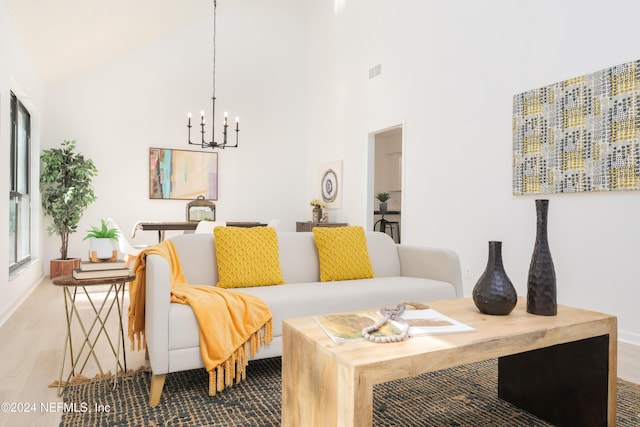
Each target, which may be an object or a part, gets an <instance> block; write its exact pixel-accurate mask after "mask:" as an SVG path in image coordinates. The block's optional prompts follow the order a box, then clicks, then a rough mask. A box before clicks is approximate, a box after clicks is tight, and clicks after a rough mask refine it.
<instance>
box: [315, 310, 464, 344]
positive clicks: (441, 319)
mask: <svg viewBox="0 0 640 427" xmlns="http://www.w3.org/2000/svg"><path fill="white" fill-rule="evenodd" d="M382 318H383V316H382V314H381V313H380V312H373V311H363V312H355V313H337V314H324V315H321V316H316V321H317V322H318V324H319V325H320V327H321V328H322V329H323V330H324V331H325V333H326V334H327V335H328V336H329V338H331V339H332V340H333V341H335V342H345V341H353V340H361V339H363V337H362V330H363V329H364V328H366V327H367V326H371V325H373V324H374V323H376V322H378V321H379V320H381V319H382ZM402 318H403V319H404V320H405V321H406V322H407V323H408V324H409V336H410V337H417V336H421V335H437V334H452V333H458V332H472V331H474V330H475V329H473V328H472V327H471V326H468V325H465V324H464V323H461V322H459V321H457V320H455V319H452V318H450V317H447V316H445V315H443V314H442V313H439V312H437V311H436V310H433V309H424V310H406V311H405V312H404V313H403V314H402ZM403 328H404V326H403V325H402V323H400V322H397V321H391V322H387V323H385V324H384V325H383V326H382V328H380V329H379V330H377V331H375V332H374V333H373V334H372V335H374V336H392V335H400V334H401V333H402V330H403Z"/></svg>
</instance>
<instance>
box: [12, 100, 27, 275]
mask: <svg viewBox="0 0 640 427" xmlns="http://www.w3.org/2000/svg"><path fill="white" fill-rule="evenodd" d="M30 130H31V116H30V115H29V111H27V109H26V108H25V107H24V105H22V102H20V100H18V98H17V97H16V96H15V95H14V94H13V93H11V153H10V157H9V169H10V171H11V188H10V189H9V271H14V270H16V269H18V268H20V267H21V266H22V265H24V264H25V263H27V262H28V261H30V260H31V191H30V184H31V183H30V182H29V163H30V162H29V157H30V145H31V132H30Z"/></svg>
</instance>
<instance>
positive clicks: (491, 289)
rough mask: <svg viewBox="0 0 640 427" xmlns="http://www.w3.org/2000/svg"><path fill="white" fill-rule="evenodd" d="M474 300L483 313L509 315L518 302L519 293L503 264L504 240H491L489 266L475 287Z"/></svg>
mask: <svg viewBox="0 0 640 427" xmlns="http://www.w3.org/2000/svg"><path fill="white" fill-rule="evenodd" d="M473 302H474V303H475V304H476V307H478V310H480V311H481V312H482V313H486V314H494V315H507V314H509V313H511V311H512V310H513V309H514V307H515V306H516V304H517V303H518V294H517V293H516V289H515V288H514V287H513V283H511V280H509V277H508V276H507V273H506V272H505V271H504V266H503V265H502V242H495V241H491V242H489V260H488V261H487V268H486V269H485V270H484V273H482V276H480V279H478V283H476V286H475V287H474V288H473Z"/></svg>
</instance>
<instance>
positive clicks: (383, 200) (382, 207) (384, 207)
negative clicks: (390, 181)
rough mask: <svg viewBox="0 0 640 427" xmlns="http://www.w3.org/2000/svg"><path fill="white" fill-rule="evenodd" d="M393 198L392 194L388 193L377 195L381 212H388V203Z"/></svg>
mask: <svg viewBox="0 0 640 427" xmlns="http://www.w3.org/2000/svg"><path fill="white" fill-rule="evenodd" d="M390 198H391V194H389V193H387V192H381V193H378V194H376V199H378V201H379V202H380V210H381V211H382V212H384V211H386V210H387V201H388V200H389V199H390Z"/></svg>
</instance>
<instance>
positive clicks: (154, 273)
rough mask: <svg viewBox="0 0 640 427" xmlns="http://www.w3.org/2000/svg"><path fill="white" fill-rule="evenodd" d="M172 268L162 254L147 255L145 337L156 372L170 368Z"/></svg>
mask: <svg viewBox="0 0 640 427" xmlns="http://www.w3.org/2000/svg"><path fill="white" fill-rule="evenodd" d="M170 277H171V268H170V266H169V263H168V262H167V260H165V259H164V258H163V257H161V256H159V255H153V254H150V255H148V256H147V264H146V286H145V292H146V294H145V337H146V341H147V351H148V352H149V362H150V364H151V370H152V371H153V373H154V375H158V374H166V373H168V372H169V305H170V304H171V286H170V282H169V280H170Z"/></svg>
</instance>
